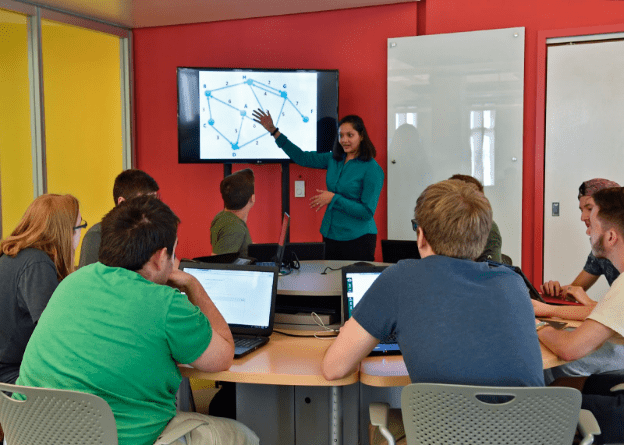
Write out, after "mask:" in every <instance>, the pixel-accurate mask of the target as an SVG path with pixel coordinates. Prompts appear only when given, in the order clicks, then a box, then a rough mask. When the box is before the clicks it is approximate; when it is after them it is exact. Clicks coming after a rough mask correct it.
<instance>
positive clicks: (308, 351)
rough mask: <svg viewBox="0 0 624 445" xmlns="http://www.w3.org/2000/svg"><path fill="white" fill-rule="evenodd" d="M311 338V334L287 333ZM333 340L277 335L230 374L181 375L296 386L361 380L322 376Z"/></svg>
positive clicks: (190, 372)
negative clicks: (322, 363)
mask: <svg viewBox="0 0 624 445" xmlns="http://www.w3.org/2000/svg"><path fill="white" fill-rule="evenodd" d="M287 332H289V333H292V334H295V335H311V334H312V333H311V332H308V331H287ZM331 342H332V340H321V339H317V338H313V337H312V338H296V337H288V336H286V335H282V334H279V333H277V332H275V333H273V335H271V341H269V343H267V344H266V345H265V346H262V347H261V348H260V349H258V350H257V351H254V352H252V353H251V354H249V355H246V356H245V357H242V358H240V359H236V360H234V364H233V365H232V366H231V367H230V369H229V370H227V371H222V372H203V371H200V370H198V369H195V368H190V367H181V371H182V375H183V376H184V377H190V378H195V379H209V380H219V381H224V382H237V383H259V384H265V385H294V386H344V385H351V384H352V383H356V382H357V381H358V377H359V375H358V372H357V371H356V372H354V373H353V374H351V375H350V376H347V377H345V378H343V379H340V380H334V381H328V380H325V378H323V375H322V374H321V362H322V361H323V356H324V355H325V351H326V350H327V348H329V346H330V345H331Z"/></svg>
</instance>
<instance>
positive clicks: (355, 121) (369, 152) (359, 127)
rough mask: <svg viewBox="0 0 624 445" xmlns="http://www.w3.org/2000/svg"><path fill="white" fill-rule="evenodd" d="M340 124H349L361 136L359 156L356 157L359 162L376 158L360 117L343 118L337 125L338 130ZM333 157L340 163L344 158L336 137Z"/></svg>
mask: <svg viewBox="0 0 624 445" xmlns="http://www.w3.org/2000/svg"><path fill="white" fill-rule="evenodd" d="M342 124H351V126H352V127H353V129H354V130H355V131H357V132H358V133H359V135H360V136H362V142H360V154H359V156H358V157H357V158H358V159H359V160H360V161H370V160H371V159H373V158H374V157H376V156H377V150H375V146H374V145H373V143H372V142H371V140H370V138H369V137H368V132H367V131H366V127H365V126H364V121H363V120H362V118H361V117H360V116H356V115H355V114H350V115H348V116H345V117H343V118H342V119H341V120H340V122H339V123H338V128H340V126H341V125H342ZM333 157H334V159H335V160H336V161H341V160H342V158H343V157H344V150H343V148H342V145H340V137H337V138H336V141H335V142H334V151H333Z"/></svg>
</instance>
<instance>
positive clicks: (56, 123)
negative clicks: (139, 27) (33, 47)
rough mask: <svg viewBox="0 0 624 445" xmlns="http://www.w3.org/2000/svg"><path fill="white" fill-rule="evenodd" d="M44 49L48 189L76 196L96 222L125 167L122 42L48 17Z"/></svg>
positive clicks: (44, 24) (84, 212) (110, 201)
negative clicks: (121, 76) (121, 67)
mask: <svg viewBox="0 0 624 445" xmlns="http://www.w3.org/2000/svg"><path fill="white" fill-rule="evenodd" d="M42 51H43V82H44V103H45V120H46V145H47V146H46V153H47V175H48V191H49V192H50V193H71V194H73V195H74V196H76V197H77V198H78V200H79V201H80V207H81V212H82V216H83V218H84V219H86V220H87V221H88V222H89V225H93V224H95V223H97V222H98V221H100V220H101V219H102V216H104V214H105V213H106V212H107V211H108V210H110V209H111V208H112V207H113V206H114V201H113V181H114V179H115V177H116V176H117V175H118V174H119V173H120V172H121V170H122V120H121V109H122V106H121V92H120V88H121V79H120V56H119V52H120V41H119V38H118V37H115V36H110V35H107V34H103V33H100V32H96V31H91V30H86V29H83V28H77V27H74V26H70V25H65V24H59V23H56V22H51V21H47V20H43V21H42ZM84 233H86V231H84V230H83V235H84ZM78 257H79V252H77V253H76V258H78Z"/></svg>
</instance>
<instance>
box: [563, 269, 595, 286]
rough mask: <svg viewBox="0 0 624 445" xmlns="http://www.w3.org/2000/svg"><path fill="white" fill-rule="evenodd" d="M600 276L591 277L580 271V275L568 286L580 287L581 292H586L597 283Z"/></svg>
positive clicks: (591, 275) (587, 273)
mask: <svg viewBox="0 0 624 445" xmlns="http://www.w3.org/2000/svg"><path fill="white" fill-rule="evenodd" d="M598 278H600V275H593V274H590V273H589V272H586V271H584V270H582V271H581V273H580V274H578V276H577V277H576V278H575V279H574V281H573V282H572V283H571V284H570V286H580V287H582V288H583V290H587V289H589V288H590V287H592V286H593V285H594V283H596V281H598Z"/></svg>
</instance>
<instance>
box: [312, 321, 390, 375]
mask: <svg viewBox="0 0 624 445" xmlns="http://www.w3.org/2000/svg"><path fill="white" fill-rule="evenodd" d="M377 343H379V340H378V339H376V338H375V337H373V336H372V335H370V334H369V333H368V332H367V331H366V330H365V329H364V328H363V327H362V326H360V324H359V323H358V322H357V321H356V320H355V318H350V319H349V320H347V322H346V323H345V325H344V326H343V327H342V328H341V329H340V334H339V335H338V337H337V338H336V340H334V343H333V344H332V345H331V346H330V347H329V349H328V350H327V352H326V353H325V357H324V358H323V363H322V364H321V371H322V372H323V376H324V377H325V378H326V379H327V380H337V379H341V378H343V377H346V376H348V375H350V374H351V373H353V372H354V371H355V370H356V369H357V367H358V365H359V363H360V362H361V361H362V359H363V358H364V357H366V356H367V355H368V354H369V353H370V352H371V351H372V350H373V349H374V348H375V346H377Z"/></svg>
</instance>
